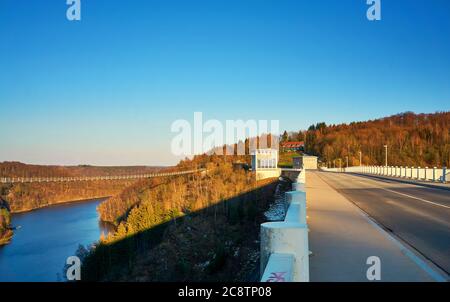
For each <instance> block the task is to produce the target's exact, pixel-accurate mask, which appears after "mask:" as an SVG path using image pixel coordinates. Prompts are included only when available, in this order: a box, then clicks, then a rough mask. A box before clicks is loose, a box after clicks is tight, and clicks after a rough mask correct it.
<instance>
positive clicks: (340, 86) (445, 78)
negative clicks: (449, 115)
mask: <svg viewBox="0 0 450 302" xmlns="http://www.w3.org/2000/svg"><path fill="white" fill-rule="evenodd" d="M65 2H66V1H65V0H51V1H50V0H47V1H45V0H29V1H17V0H1V2H0V112H1V115H0V117H1V118H0V161H4V160H18V161H22V162H27V163H38V164H95V165H131V164H146V165H157V164H174V163H176V162H177V158H175V157H174V156H173V155H172V154H171V152H170V142H171V140H172V138H173V137H174V134H172V133H171V132H170V125H171V123H172V122H173V121H174V120H176V119H187V120H192V119H193V113H194V111H201V112H203V114H204V118H205V119H218V120H221V121H225V120H227V119H232V120H236V119H244V120H247V119H256V120H259V119H265V120H271V119H278V120H280V126H281V128H282V129H287V130H298V129H304V128H307V127H308V126H309V125H310V124H312V123H316V122H320V121H325V122H327V123H341V122H351V121H355V120H367V119H372V118H377V117H382V116H386V115H391V114H395V113H399V112H404V111H414V112H435V111H440V110H441V111H442V110H449V109H450V106H449V104H450V1H447V0H410V1H406V0H395V1H394V0H382V1H381V3H382V20H381V21H377V22H369V21H368V20H367V19H366V10H367V8H368V6H367V5H366V1H365V0H342V1H335V0H314V1H312V0H310V1H301V0H296V1H294V0H293V1H288V0H131V1H125V0H121V1H119V0H109V1H107V0H81V3H82V10H81V13H82V20H81V21H80V22H69V21H68V20H67V19H66V9H67V5H66V3H65Z"/></svg>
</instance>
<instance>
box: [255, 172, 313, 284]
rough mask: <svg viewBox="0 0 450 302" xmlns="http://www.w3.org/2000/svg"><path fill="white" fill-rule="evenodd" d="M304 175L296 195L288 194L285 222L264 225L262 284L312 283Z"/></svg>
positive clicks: (294, 187) (293, 185)
mask: <svg viewBox="0 0 450 302" xmlns="http://www.w3.org/2000/svg"><path fill="white" fill-rule="evenodd" d="M305 173H306V172H305V170H304V169H303V170H302V172H301V173H300V174H299V176H298V178H297V180H296V181H295V182H293V184H292V188H293V191H291V192H286V193H285V194H286V198H285V202H286V205H285V207H286V216H285V218H284V220H283V221H279V222H267V223H263V224H262V225H261V258H260V264H261V282H308V281H309V244H308V225H307V222H306V192H305V183H304V181H305V180H306V174H305Z"/></svg>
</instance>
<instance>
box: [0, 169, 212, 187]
mask: <svg viewBox="0 0 450 302" xmlns="http://www.w3.org/2000/svg"><path fill="white" fill-rule="evenodd" d="M204 171H206V169H196V170H188V171H178V172H166V173H149V174H134V175H104V176H76V177H2V178H0V183H3V184H14V183H34V182H75V181H96V180H106V181H109V180H128V179H144V178H154V177H170V176H177V175H185V174H194V173H198V172H204Z"/></svg>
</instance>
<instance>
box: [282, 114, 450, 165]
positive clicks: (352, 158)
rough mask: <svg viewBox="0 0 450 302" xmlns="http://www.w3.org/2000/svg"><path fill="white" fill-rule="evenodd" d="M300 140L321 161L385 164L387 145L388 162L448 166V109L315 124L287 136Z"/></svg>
mask: <svg viewBox="0 0 450 302" xmlns="http://www.w3.org/2000/svg"><path fill="white" fill-rule="evenodd" d="M289 140H304V141H305V149H306V152H307V153H309V154H314V155H318V156H319V157H320V159H321V160H322V161H323V162H325V163H326V162H332V161H333V160H335V159H341V160H342V163H345V159H346V156H348V158H349V164H350V165H359V151H361V152H362V161H363V164H364V165H381V164H383V165H384V163H385V150H384V145H388V164H389V165H398V166H400V165H402V166H421V167H425V166H429V167H432V166H437V167H442V166H449V165H450V112H438V113H433V114H414V113H411V112H406V113H401V114H397V115H393V116H390V117H386V118H381V119H377V120H371V121H366V122H353V123H350V124H340V125H326V124H325V123H318V124H316V125H313V126H311V127H310V128H309V129H308V130H307V131H300V132H299V133H293V134H291V135H290V136H289Z"/></svg>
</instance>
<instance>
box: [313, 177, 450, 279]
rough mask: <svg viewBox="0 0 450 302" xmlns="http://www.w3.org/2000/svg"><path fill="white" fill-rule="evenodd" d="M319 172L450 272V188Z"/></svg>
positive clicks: (345, 194)
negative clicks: (449, 189)
mask: <svg viewBox="0 0 450 302" xmlns="http://www.w3.org/2000/svg"><path fill="white" fill-rule="evenodd" d="M318 175H319V176H320V177H321V178H322V179H323V180H325V181H326V182H327V183H328V184H329V185H331V186H332V187H333V188H334V189H336V190H337V191H338V192H340V193H341V194H343V195H344V196H345V197H346V198H347V199H349V200H350V201H352V202H354V203H355V204H356V205H357V206H358V207H360V208H361V209H362V210H364V211H365V212H366V213H367V214H369V215H370V216H371V217H372V218H373V219H374V220H375V221H377V222H378V223H379V224H381V225H382V226H383V227H385V228H386V229H387V230H389V231H391V232H393V233H394V234H395V235H396V236H397V237H399V238H401V239H402V240H403V241H405V242H406V243H408V244H409V245H410V246H412V247H413V248H415V249H416V250H417V251H418V252H419V253H421V254H422V255H423V256H425V257H426V258H428V259H429V260H430V261H432V262H433V263H434V264H435V265H436V266H438V267H440V268H441V269H442V270H443V271H445V272H446V273H447V274H449V275H450V191H448V190H443V189H437V188H436V189H435V188H429V187H423V186H419V185H412V184H405V183H400V182H396V181H393V180H380V179H374V178H371V177H368V176H359V175H352V174H344V173H331V172H318Z"/></svg>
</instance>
